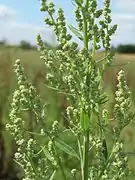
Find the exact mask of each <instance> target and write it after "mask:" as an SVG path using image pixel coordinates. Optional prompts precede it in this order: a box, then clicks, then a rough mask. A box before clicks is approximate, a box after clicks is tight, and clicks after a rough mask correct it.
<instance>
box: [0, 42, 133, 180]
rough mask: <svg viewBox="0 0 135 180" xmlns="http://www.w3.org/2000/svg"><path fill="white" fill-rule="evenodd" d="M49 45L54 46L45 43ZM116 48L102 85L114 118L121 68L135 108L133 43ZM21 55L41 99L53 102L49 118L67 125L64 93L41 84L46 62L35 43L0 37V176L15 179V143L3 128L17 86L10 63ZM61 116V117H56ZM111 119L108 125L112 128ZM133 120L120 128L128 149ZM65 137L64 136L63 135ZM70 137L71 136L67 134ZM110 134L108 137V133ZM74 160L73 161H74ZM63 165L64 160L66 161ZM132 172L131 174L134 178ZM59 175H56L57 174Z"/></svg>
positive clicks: (20, 57)
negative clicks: (10, 42) (123, 128)
mask: <svg viewBox="0 0 135 180" xmlns="http://www.w3.org/2000/svg"><path fill="white" fill-rule="evenodd" d="M45 44H46V46H47V47H48V49H53V50H54V51H55V50H56V49H57V46H56V47H52V46H51V45H50V44H48V43H46V42H45ZM112 49H113V50H115V51H116V56H115V61H114V63H113V65H112V66H111V67H110V68H108V70H107V71H106V72H105V75H104V78H103V86H104V88H105V90H106V92H107V93H108V95H109V102H108V104H107V108H108V109H109V110H110V112H111V114H112V118H113V111H112V109H113V105H114V94H115V91H116V88H117V87H116V84H117V81H116V76H117V73H118V71H119V70H120V69H123V70H125V73H126V79H127V84H128V86H129V88H130V90H131V92H132V101H133V109H134V108H135V83H134V81H135V45H132V44H125V45H123V44H120V45H118V46H117V47H115V48H114V47H112ZM103 54H104V52H103V51H99V52H98V53H97V55H96V59H97V60H98V59H100V58H102V56H103ZM18 58H19V59H21V61H22V64H23V66H24V70H25V73H26V75H27V77H28V79H29V80H30V81H31V82H32V84H33V85H34V86H35V87H36V89H37V91H38V93H39V94H40V96H41V98H42V99H43V101H44V102H48V103H49V104H52V105H50V106H49V112H48V114H49V119H48V122H51V121H52V120H61V121H62V122H63V124H64V125H65V126H66V125H67V120H66V118H65V116H66V107H67V102H66V99H65V97H64V96H61V95H60V94H57V93H56V92H55V91H53V90H51V91H50V89H49V90H48V89H47V87H46V86H45V85H44V83H45V72H46V69H45V65H44V62H43V61H41V60H40V55H39V53H38V51H37V49H36V46H33V45H31V44H30V43H29V42H27V41H24V40H22V41H21V42H20V44H18V45H9V44H8V43H7V42H6V40H2V41H0V180H2V179H3V180H4V179H5V180H8V179H9V180H16V179H18V175H17V174H18V173H19V167H18V166H17V165H16V164H15V163H14V161H13V156H14V152H15V149H16V147H15V143H14V140H13V139H12V137H11V136H10V135H9V134H8V133H7V132H6V131H5V123H7V122H8V121H9V111H10V103H11V100H12V93H13V91H14V90H15V88H16V79H15V75H14V73H13V65H14V61H15V60H16V59H18ZM60 117H62V118H61V119H59V118H60ZM113 125H114V121H113V120H112V122H111V123H110V125H109V128H110V129H111V128H112V127H113ZM134 128H135V125H134V122H133V124H132V125H131V126H129V127H127V129H126V130H125V131H124V132H123V137H124V140H125V148H126V149H128V150H129V151H135V132H134ZM66 138H67V137H66ZM69 138H70V137H69ZM110 138H111V137H110ZM129 159H130V162H129V166H130V168H131V169H132V170H133V171H135V157H134V156H132V157H129ZM74 163H76V162H74ZM65 165H66V164H65ZM69 166H72V163H71V164H70V165H69ZM134 177H135V176H134V175H133V178H132V179H134ZM58 179H59V178H58Z"/></svg>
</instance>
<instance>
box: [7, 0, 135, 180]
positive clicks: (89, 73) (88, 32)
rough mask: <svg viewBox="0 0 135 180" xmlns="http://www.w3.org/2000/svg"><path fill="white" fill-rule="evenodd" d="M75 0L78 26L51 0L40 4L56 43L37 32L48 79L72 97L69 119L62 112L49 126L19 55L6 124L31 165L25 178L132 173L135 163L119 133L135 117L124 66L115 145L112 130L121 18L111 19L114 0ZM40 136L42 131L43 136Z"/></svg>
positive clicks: (92, 178) (94, 178)
mask: <svg viewBox="0 0 135 180" xmlns="http://www.w3.org/2000/svg"><path fill="white" fill-rule="evenodd" d="M72 3H73V5H74V7H75V13H74V15H75V19H76V22H77V23H76V26H77V27H74V26H72V25H69V26H68V28H69V29H67V25H66V20H65V17H64V12H63V9H62V8H59V9H58V10H57V11H56V10H55V6H54V4H53V2H52V1H47V0H42V2H41V11H44V12H46V13H47V14H48V16H47V17H46V18H45V23H46V24H47V25H49V26H50V27H52V28H53V30H54V32H55V34H56V37H57V41H58V43H59V44H58V48H57V50H55V51H54V50H48V48H47V47H46V46H45V44H44V43H43V41H42V39H41V37H40V35H37V44H38V50H39V52H40V58H41V59H42V60H44V62H45V65H46V68H47V74H46V80H47V83H48V84H46V86H47V87H48V88H51V89H53V90H56V92H58V93H61V94H64V96H66V98H67V102H68V107H67V119H68V122H69V124H68V127H64V126H62V124H60V121H59V119H58V120H57V121H54V122H53V124H52V127H51V129H49V128H46V118H47V112H46V111H47V107H46V106H44V105H43V103H42V100H40V97H39V95H38V94H37V92H36V89H35V88H34V87H33V86H32V84H31V83H30V82H28V80H27V78H26V76H25V75H24V70H23V68H22V66H21V64H20V60H17V61H16V63H15V66H14V67H15V72H16V76H17V82H18V89H17V90H15V92H14V94H13V102H12V105H11V112H10V120H11V122H10V124H7V129H8V130H9V132H10V133H11V134H12V135H13V137H14V139H15V141H16V144H17V152H16V153H15V161H16V162H17V163H18V164H19V165H20V166H21V167H22V168H23V170H24V177H23V180H39V179H41V180H42V179H44V180H45V179H46V180H49V179H50V180H52V179H62V180H67V179H74V180H75V179H76V180H77V179H82V180H88V179H89V180H103V179H106V180H116V179H127V178H128V176H129V174H130V170H129V169H128V158H127V156H126V153H124V150H123V146H124V143H123V141H122V140H121V139H120V133H121V131H122V129H123V128H124V127H125V126H127V125H128V124H129V123H131V122H132V119H133V117H134V114H133V113H132V112H131V110H130V109H131V99H130V92H129V89H128V87H127V85H126V82H125V76H124V72H123V71H120V72H119V74H118V87H117V91H116V99H115V107H114V120H115V122H116V126H114V128H113V131H112V132H110V133H112V137H113V140H112V147H111V148H109V146H108V141H107V137H106V132H108V131H109V130H108V125H109V112H108V110H107V109H106V108H105V107H106V106H105V105H106V102H107V101H108V98H107V95H106V93H105V92H104V90H103V87H102V79H103V75H104V72H105V70H106V69H107V68H108V67H109V66H111V65H112V62H113V59H114V52H112V50H111V44H110V43H111V36H112V35H113V34H114V33H115V31H116V29H117V25H113V26H112V25H111V22H112V20H111V10H110V0H104V4H103V8H102V9H98V7H99V6H98V3H97V1H96V0H73V1H72ZM69 31H71V32H72V34H74V35H75V36H77V37H78V39H79V40H80V42H81V44H83V48H79V47H78V44H77V43H76V42H74V38H72V35H71V34H69ZM89 44H91V47H92V50H91V51H90V50H89ZM101 46H102V47H103V48H104V58H102V59H99V60H97V59H96V53H97V51H98V50H99V49H100V48H101ZM45 108H46V111H45ZM28 111H30V112H31V113H32V114H33V116H34V121H35V124H36V126H37V129H36V132H31V131H30V127H29V128H28V126H27V124H28V122H27V121H25V118H24V112H28ZM65 133H69V134H70V135H71V137H73V139H75V143H74V146H73V143H72V144H71V143H70V142H71V140H69V141H68V142H67V141H64V140H62V137H64V134H65ZM37 136H38V137H42V141H40V140H39V139H38V138H37ZM41 142H42V143H41ZM65 154H67V156H66V157H68V158H66V160H65V159H64V157H65V156H64V155H65ZM65 161H69V162H70V161H72V162H73V163H72V168H71V166H68V162H66V164H67V166H68V167H66V165H65ZM73 165H74V166H73Z"/></svg>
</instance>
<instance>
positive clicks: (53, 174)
mask: <svg viewBox="0 0 135 180" xmlns="http://www.w3.org/2000/svg"><path fill="white" fill-rule="evenodd" d="M55 173H56V170H54V171H53V173H52V175H51V177H50V179H49V180H53V178H54V176H55Z"/></svg>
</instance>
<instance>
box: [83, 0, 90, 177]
mask: <svg viewBox="0 0 135 180" xmlns="http://www.w3.org/2000/svg"><path fill="white" fill-rule="evenodd" d="M88 7H89V0H86V1H85V7H84V9H82V14H83V23H84V26H83V33H84V48H85V49H86V50H88V43H89V39H88V20H87V17H86V15H85V13H88ZM84 11H85V12H84ZM83 143H84V146H83V164H82V165H83V170H82V180H88V176H89V175H88V174H89V173H88V168H89V157H88V156H89V129H88V130H86V132H84V140H83Z"/></svg>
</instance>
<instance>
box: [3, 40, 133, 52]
mask: <svg viewBox="0 0 135 180" xmlns="http://www.w3.org/2000/svg"><path fill="white" fill-rule="evenodd" d="M44 44H45V46H46V47H48V49H57V48H58V47H57V46H55V47H54V46H52V45H51V44H49V43H47V42H44ZM0 46H6V47H17V48H21V49H24V50H31V49H33V50H35V49H37V47H36V45H32V44H31V43H29V42H28V41H25V40H22V41H20V43H19V44H18V45H9V44H8V43H7V41H6V40H5V39H4V40H1V41H0ZM112 50H115V51H116V52H117V53H124V54H134V53H135V44H119V45H118V46H117V47H112Z"/></svg>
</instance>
